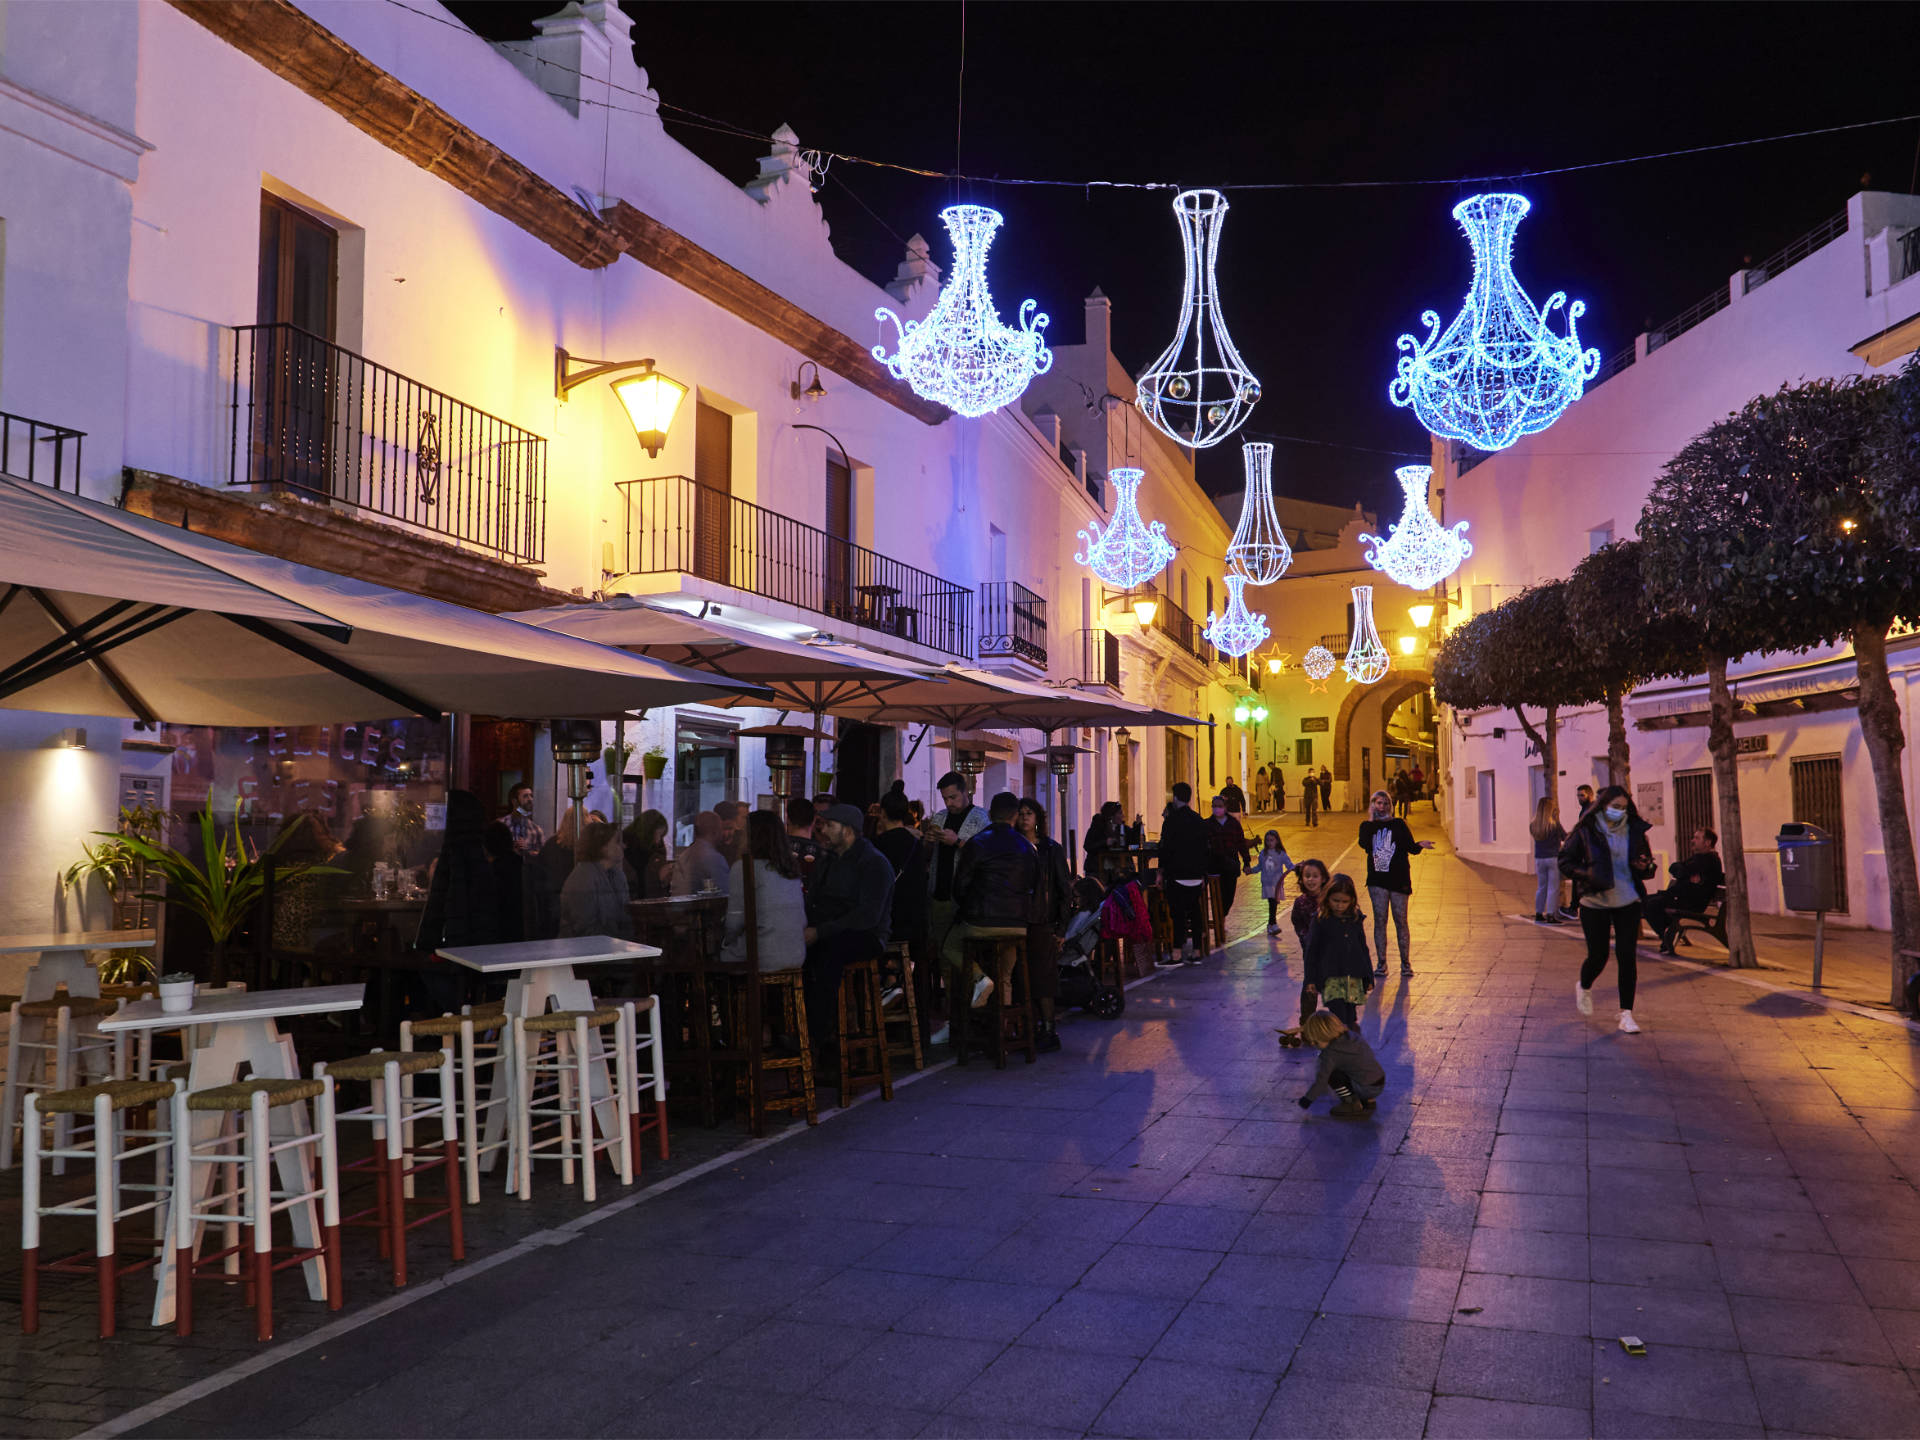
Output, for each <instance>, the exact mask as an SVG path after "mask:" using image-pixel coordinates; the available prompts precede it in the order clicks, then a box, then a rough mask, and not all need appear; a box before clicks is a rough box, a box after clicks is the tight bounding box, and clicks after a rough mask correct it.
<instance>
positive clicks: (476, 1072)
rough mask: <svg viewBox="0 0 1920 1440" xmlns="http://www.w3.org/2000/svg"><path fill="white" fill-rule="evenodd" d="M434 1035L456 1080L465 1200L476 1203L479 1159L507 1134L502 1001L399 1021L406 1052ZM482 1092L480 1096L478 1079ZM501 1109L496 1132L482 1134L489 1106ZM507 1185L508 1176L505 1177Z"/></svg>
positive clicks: (508, 1088)
mask: <svg viewBox="0 0 1920 1440" xmlns="http://www.w3.org/2000/svg"><path fill="white" fill-rule="evenodd" d="M423 1038H425V1039H434V1038H437V1039H438V1040H439V1041H440V1048H441V1049H443V1050H451V1051H452V1052H453V1073H454V1078H455V1080H456V1081H457V1082H458V1083H459V1086H460V1131H461V1144H462V1158H463V1161H464V1164H465V1169H466V1182H467V1203H468V1204H469V1205H478V1204H479V1203H480V1159H481V1157H482V1156H483V1155H490V1154H492V1153H493V1152H494V1151H496V1150H510V1149H511V1148H512V1144H511V1136H512V1134H513V1124H512V1116H513V1027H512V1025H510V1024H509V1023H508V1022H507V1007H506V1005H505V1004H504V1003H503V1004H499V1005H474V1006H470V1007H469V1008H468V1009H466V1010H464V1011H462V1012H461V1013H460V1014H458V1015H452V1014H448V1015H441V1016H438V1017H435V1018H432V1019H427V1020H403V1021H401V1022H400V1049H401V1050H402V1051H403V1052H408V1051H411V1050H412V1049H413V1042H414V1041H415V1040H417V1039H423ZM483 1072H484V1079H485V1082H486V1092H487V1098H486V1099H485V1100H482V1099H481V1098H480V1089H481V1080H482V1078H483ZM496 1109H498V1110H501V1111H503V1114H502V1117H501V1118H502V1120H503V1121H505V1122H506V1123H504V1124H502V1125H501V1126H500V1131H499V1133H500V1138H499V1139H498V1140H493V1141H489V1140H487V1138H486V1133H487V1125H488V1122H489V1121H490V1120H491V1119H492V1114H491V1112H492V1111H494V1110H496ZM508 1188H509V1189H512V1188H513V1178H512V1176H509V1177H508Z"/></svg>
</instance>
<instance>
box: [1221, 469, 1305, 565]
mask: <svg viewBox="0 0 1920 1440" xmlns="http://www.w3.org/2000/svg"><path fill="white" fill-rule="evenodd" d="M1240 455H1241V458H1242V460H1243V461H1244V462H1245V464H1246V468H1247V488H1246V491H1245V493H1244V494H1242V496H1241V498H1240V523H1239V524H1238V525H1236V526H1234V528H1233V540H1232V541H1231V542H1230V543H1229V544H1228V546H1227V564H1228V565H1229V566H1231V567H1232V568H1233V569H1234V570H1235V571H1237V572H1238V573H1240V574H1242V575H1244V576H1246V577H1247V581H1248V583H1249V584H1253V585H1271V584H1272V583H1273V582H1274V581H1276V580H1278V579H1279V578H1280V577H1281V576H1282V575H1284V574H1286V573H1287V567H1288V566H1289V565H1291V564H1293V547H1292V546H1291V545H1289V544H1287V535H1286V532H1285V531H1284V530H1282V529H1281V528H1280V516H1279V514H1278V512H1276V511H1275V510H1274V508H1273V446H1271V445H1269V444H1267V443H1266V442H1265V441H1257V442H1254V443H1251V444H1246V445H1242V446H1241V447H1240Z"/></svg>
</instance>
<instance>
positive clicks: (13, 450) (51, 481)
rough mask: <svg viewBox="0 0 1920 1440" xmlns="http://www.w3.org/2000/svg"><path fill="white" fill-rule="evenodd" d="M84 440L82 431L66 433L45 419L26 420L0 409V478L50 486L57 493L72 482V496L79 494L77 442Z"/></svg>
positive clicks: (84, 432) (85, 434)
mask: <svg viewBox="0 0 1920 1440" xmlns="http://www.w3.org/2000/svg"><path fill="white" fill-rule="evenodd" d="M86 438H87V433H86V431H84V430H69V429H68V428H67V427H66V426H64V425H49V424H48V423H47V422H46V421H44V420H29V419H28V418H27V417H26V416H24V415H9V414H7V413H6V412H5V411H3V410H0V475H11V476H13V477H14V479H16V480H26V481H30V482H32V483H34V484H46V485H51V486H53V488H54V489H56V490H61V489H64V488H66V482H67V481H68V480H71V481H72V482H73V493H74V494H76V495H78V494H79V493H80V442H81V441H83V440H85V439H86ZM69 447H71V448H69Z"/></svg>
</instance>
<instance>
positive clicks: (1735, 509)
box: [1640, 377, 1920, 659]
mask: <svg viewBox="0 0 1920 1440" xmlns="http://www.w3.org/2000/svg"><path fill="white" fill-rule="evenodd" d="M1905 380H1906V377H1903V383H1904V382H1905ZM1914 383H1915V384H1916V385H1920V381H1915V382H1914ZM1891 389H1892V387H1891V386H1890V385H1889V383H1888V382H1887V381H1885V380H1880V379H1871V378H1863V377H1849V378H1847V379H1843V380H1811V381H1807V382H1805V383H1803V384H1800V385H1794V386H1785V387H1782V388H1781V389H1780V390H1778V391H1775V392H1774V393H1773V394H1770V395H1761V396H1757V397H1755V398H1754V399H1753V400H1750V401H1748V402H1747V404H1746V405H1744V406H1742V407H1741V408H1740V409H1739V410H1738V411H1736V412H1735V413H1734V414H1732V415H1729V416H1728V417H1727V418H1726V419H1724V420H1722V421H1720V422H1718V423H1717V424H1715V425H1713V426H1711V427H1709V428H1708V429H1707V430H1706V431H1705V432H1703V433H1702V434H1700V435H1699V436H1697V437H1696V438H1695V439H1694V440H1692V441H1691V442H1689V443H1688V445H1687V446H1686V447H1685V448H1684V449H1683V450H1681V452H1680V453H1679V454H1678V455H1676V456H1674V458H1673V459H1672V460H1671V461H1669V462H1668V463H1667V465H1666V468H1665V469H1664V470H1663V471H1662V472H1661V475H1660V478H1659V480H1658V481H1657V482H1656V483H1655V485H1654V489H1653V493H1652V494H1651V495H1650V496H1649V497H1648V500H1647V506H1646V510H1645V512H1644V513H1643V514H1642V515H1641V517H1640V536H1641V539H1642V540H1643V541H1644V542H1645V554H1644V563H1643V567H1642V568H1643V572H1644V575H1645V578H1646V584H1647V591H1648V596H1649V599H1650V600H1651V602H1652V603H1653V605H1654V606H1655V608H1656V609H1657V610H1660V611H1665V612H1668V613H1671V614H1675V615H1678V616H1683V617H1685V618H1686V619H1687V620H1688V621H1690V622H1692V624H1693V625H1694V627H1695V629H1696V631H1697V633H1698V634H1699V636H1700V639H1701V646H1702V649H1703V651H1704V652H1705V653H1708V654H1715V655H1721V656H1725V657H1726V658H1728V659H1738V658H1739V657H1740V656H1742V655H1746V654H1749V653H1751V652H1753V651H1756V650H1805V649H1809V648H1811V647H1813V646H1815V645H1821V644H1826V643H1830V642H1832V641H1834V640H1837V639H1841V638H1844V637H1846V636H1849V635H1851V633H1852V632H1853V630H1854V628H1855V627H1856V626H1858V625H1862V624H1865V625H1872V626H1874V627H1876V628H1881V629H1884V627H1885V626H1886V625H1887V624H1889V623H1890V622H1892V621H1893V620H1894V619H1896V618H1901V617H1906V616H1911V615H1912V614H1914V613H1915V610H1916V608H1920V569H1917V568H1916V566H1915V565H1914V562H1913V553H1912V552H1913V548H1914V545H1915V544H1916V542H1920V487H1916V485H1915V483H1914V473H1915V468H1916V467H1915V466H1914V464H1913V459H1912V457H1913V456H1914V454H1915V453H1916V452H1920V441H1916V442H1913V443H1912V444H1907V445H1903V444H1901V443H1900V442H1899V439H1898V436H1897V426H1896V421H1895V415H1896V407H1895V405H1894V404H1893V403H1892V402H1893V400H1894V397H1893V396H1892V395H1891V394H1890V393H1889V392H1890V390H1891Z"/></svg>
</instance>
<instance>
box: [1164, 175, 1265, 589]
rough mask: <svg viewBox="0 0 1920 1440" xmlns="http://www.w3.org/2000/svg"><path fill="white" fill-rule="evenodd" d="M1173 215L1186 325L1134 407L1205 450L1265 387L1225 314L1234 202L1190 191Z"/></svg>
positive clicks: (1182, 318) (1250, 406)
mask: <svg viewBox="0 0 1920 1440" xmlns="http://www.w3.org/2000/svg"><path fill="white" fill-rule="evenodd" d="M1173 214H1174V218H1175V219H1176V220H1177V221H1179V224H1180V243H1181V245H1182V247H1183V248H1184V250H1185V252H1186V266H1187V274H1186V281H1185V283H1184V285H1183V286H1182V290H1181V297H1180V328H1179V330H1178V331H1177V332H1176V333H1175V334H1174V337H1173V343H1172V344H1170V345H1168V346H1167V348H1166V349H1165V350H1164V351H1162V352H1161V355H1160V358H1159V359H1158V360H1155V361H1154V362H1153V364H1151V365H1149V366H1148V367H1147V368H1146V369H1145V370H1143V371H1141V372H1140V376H1139V378H1138V379H1137V380H1136V381H1135V382H1134V385H1135V389H1136V392H1137V394H1136V398H1135V400H1134V403H1135V404H1136V405H1138V406H1139V407H1140V413H1141V414H1143V415H1145V416H1146V417H1147V420H1148V421H1149V423H1151V424H1152V425H1153V426H1154V427H1155V428H1156V429H1158V430H1160V431H1161V432H1162V433H1163V434H1165V435H1166V436H1167V437H1168V438H1170V439H1172V440H1174V441H1176V442H1177V443H1179V444H1181V445H1190V446H1192V447H1193V448H1194V449H1196V450H1204V449H1205V448H1206V447H1207V446H1209V445H1217V444H1219V443H1220V442H1221V441H1222V440H1224V439H1226V438H1227V436H1229V435H1231V434H1232V433H1233V432H1234V431H1235V430H1238V429H1239V428H1240V426H1241V424H1242V423H1243V422H1244V421H1245V420H1246V418H1247V416H1248V415H1249V414H1251V413H1252V411H1253V407H1254V405H1255V403H1256V402H1257V401H1258V400H1259V399H1260V382H1259V380H1257V379H1255V378H1254V374H1253V372H1252V371H1251V370H1249V369H1248V368H1247V365H1246V362H1245V361H1244V360H1242V359H1241V358H1240V352H1239V351H1238V350H1236V349H1234V348H1233V337H1232V336H1231V335H1229V334H1227V322H1226V321H1225V320H1224V319H1222V318H1221V316H1220V296H1219V285H1218V282H1217V281H1216V280H1215V278H1214V257H1215V256H1216V255H1217V254H1218V252H1219V249H1220V226H1221V223H1222V222H1223V221H1224V220H1225V219H1226V217H1227V197H1226V196H1224V195H1222V194H1221V193H1220V192H1219V191H1218V190H1183V191H1181V192H1180V193H1179V194H1178V195H1176V196H1174V198H1173ZM1260 583H1265V582H1260Z"/></svg>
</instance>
